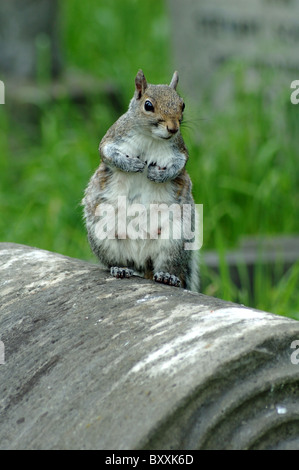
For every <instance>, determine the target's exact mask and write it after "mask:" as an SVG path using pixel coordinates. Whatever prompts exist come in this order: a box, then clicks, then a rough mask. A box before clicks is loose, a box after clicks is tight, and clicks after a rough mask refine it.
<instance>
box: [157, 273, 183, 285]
mask: <svg viewBox="0 0 299 470" xmlns="http://www.w3.org/2000/svg"><path fill="white" fill-rule="evenodd" d="M154 280H155V281H156V282H161V283H162V284H168V285H169V286H175V287H181V281H180V280H179V278H178V277H177V276H175V275H174V274H169V273H165V272H163V271H160V272H157V273H155V274H154Z"/></svg>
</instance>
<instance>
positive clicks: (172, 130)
mask: <svg viewBox="0 0 299 470" xmlns="http://www.w3.org/2000/svg"><path fill="white" fill-rule="evenodd" d="M167 130H168V132H170V134H176V133H177V131H178V130H179V128H178V126H176V125H175V124H173V125H172V126H169V125H168V126H167Z"/></svg>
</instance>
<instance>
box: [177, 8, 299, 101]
mask: <svg viewBox="0 0 299 470" xmlns="http://www.w3.org/2000/svg"><path fill="white" fill-rule="evenodd" d="M168 6H169V13H170V16H171V21H172V36H173V47H174V57H175V67H176V68H177V69H178V70H179V71H180V77H181V83H182V84H184V85H183V86H184V89H185V90H186V91H188V93H189V94H190V95H192V96H194V97H196V98H200V97H201V96H202V95H203V94H204V93H205V91H206V90H207V88H208V87H209V86H210V87H211V86H212V87H213V88H214V89H213V93H212V94H213V96H214V98H215V96H219V94H221V95H223V94H227V96H229V92H228V93H226V92H227V91H229V90H230V87H229V86H227V85H229V81H230V77H231V76H232V75H231V74H230V72H229V71H228V72H227V73H226V74H225V75H224V74H223V73H222V72H221V67H222V66H223V65H225V64H228V63H231V62H232V61H233V62H237V63H239V64H241V65H243V66H245V70H246V73H245V75H246V80H247V83H246V85H248V86H250V87H256V86H257V85H258V86H260V87H262V89H264V88H267V87H268V91H269V88H271V87H273V86H274V90H275V89H276V85H277V88H278V89H282V88H283V89H284V88H285V90H289V89H290V84H291V82H292V81H293V80H295V79H296V78H298V77H299V61H298V44H299V0H251V1H250V2H249V1H247V0H209V1H206V0H184V1H183V2H182V1H181V0H169V2H168ZM275 84H276V85H275ZM274 90H273V91H274Z"/></svg>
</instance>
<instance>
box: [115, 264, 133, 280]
mask: <svg viewBox="0 0 299 470" xmlns="http://www.w3.org/2000/svg"><path fill="white" fill-rule="evenodd" d="M110 274H111V276H113V277H117V278H124V277H131V276H133V274H134V271H133V269H129V268H119V267H117V266H113V267H112V268H110Z"/></svg>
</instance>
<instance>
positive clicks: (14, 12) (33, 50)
mask: <svg viewBox="0 0 299 470" xmlns="http://www.w3.org/2000/svg"><path fill="white" fill-rule="evenodd" d="M57 13H58V7H57V0H10V1H9V2H1V3H0V43H1V53H0V75H1V78H2V77H3V78H6V77H13V78H17V79H32V78H33V79H34V78H36V77H37V73H38V67H39V66H40V65H42V66H43V67H48V68H49V70H48V72H49V75H50V76H57V75H58V74H59V72H60V69H61V57H60V51H59V44H58V33H57V26H58V21H57V19H58V18H57V16H58V15H57ZM46 48H47V49H48V51H46V50H44V49H46ZM41 54H42V55H43V57H40V56H41ZM46 55H48V56H49V57H45V56H46ZM41 61H42V62H43V63H42V64H40V63H39V62H41ZM45 62H48V63H47V64H46V63H45Z"/></svg>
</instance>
